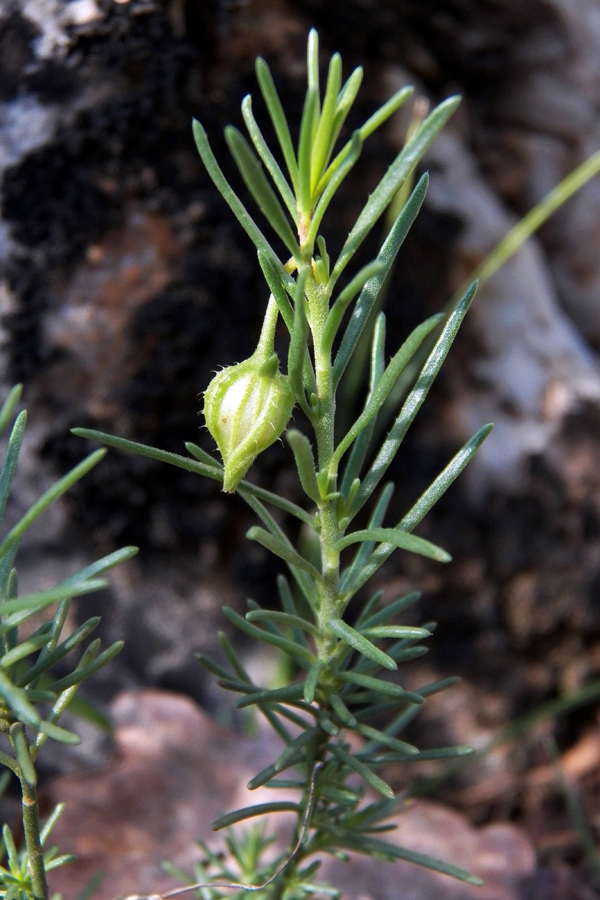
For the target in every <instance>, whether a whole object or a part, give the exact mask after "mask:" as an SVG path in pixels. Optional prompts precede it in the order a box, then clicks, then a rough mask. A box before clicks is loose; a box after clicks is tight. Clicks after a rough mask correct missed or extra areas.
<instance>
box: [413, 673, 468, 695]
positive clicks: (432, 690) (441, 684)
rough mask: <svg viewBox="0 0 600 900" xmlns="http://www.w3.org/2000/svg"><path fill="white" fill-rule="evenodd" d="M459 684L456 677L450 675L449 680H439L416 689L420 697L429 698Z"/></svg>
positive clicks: (458, 679)
mask: <svg viewBox="0 0 600 900" xmlns="http://www.w3.org/2000/svg"><path fill="white" fill-rule="evenodd" d="M459 682H460V678H459V676H458V675H451V676H450V677H449V678H440V679H439V680H438V681H432V682H431V683H430V684H424V685H423V687H420V688H417V691H418V692H419V694H420V695H421V697H431V695H432V694H439V693H440V692H441V691H445V690H447V689H448V688H450V687H454V685H455V684H458V683H459Z"/></svg>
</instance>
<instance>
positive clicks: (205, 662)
mask: <svg viewBox="0 0 600 900" xmlns="http://www.w3.org/2000/svg"><path fill="white" fill-rule="evenodd" d="M194 658H195V659H197V660H198V662H199V663H200V665H201V666H203V668H205V669H206V670H207V671H208V672H210V673H211V674H212V675H216V676H217V678H225V679H226V680H227V679H229V678H231V672H228V671H227V669H224V668H223V667H222V666H220V665H219V664H218V663H216V662H215V661H214V660H212V659H210V658H209V657H208V656H205V655H204V654H203V653H194Z"/></svg>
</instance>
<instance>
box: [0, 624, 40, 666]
mask: <svg viewBox="0 0 600 900" xmlns="http://www.w3.org/2000/svg"><path fill="white" fill-rule="evenodd" d="M47 640H48V635H47V633H46V634H39V635H37V637H31V638H29V640H27V641H23V642H22V643H21V644H19V645H18V646H16V647H14V648H13V649H12V650H9V651H8V652H7V653H5V654H4V656H3V657H2V659H0V666H1V667H2V668H3V669H8V668H10V666H12V665H14V663H16V662H19V660H21V659H25V657H26V656H29V655H30V654H31V653H35V651H36V650H39V649H40V647H43V646H44V644H45V643H46V641H47Z"/></svg>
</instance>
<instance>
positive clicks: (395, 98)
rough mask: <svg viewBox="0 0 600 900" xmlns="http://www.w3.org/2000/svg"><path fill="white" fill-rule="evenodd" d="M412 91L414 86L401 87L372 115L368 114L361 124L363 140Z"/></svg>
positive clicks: (400, 104)
mask: <svg viewBox="0 0 600 900" xmlns="http://www.w3.org/2000/svg"><path fill="white" fill-rule="evenodd" d="M413 93H414V88H413V87H410V86H406V87H401V88H400V89H399V90H397V91H396V93H395V94H392V96H391V97H390V99H389V100H386V102H385V103H384V104H383V106H380V107H379V109H378V110H376V111H375V112H374V113H373V115H372V116H370V117H369V118H368V119H367V121H366V122H365V124H364V125H362V126H361V129H360V135H361V137H362V139H363V141H366V139H367V138H368V137H369V136H370V135H372V134H373V132H374V131H376V130H377V129H378V128H381V126H382V125H383V123H384V122H387V120H388V119H389V118H390V116H393V115H394V113H395V112H396V111H397V110H398V109H400V107H401V106H402V105H403V104H404V103H406V101H407V100H408V99H409V97H412V95H413Z"/></svg>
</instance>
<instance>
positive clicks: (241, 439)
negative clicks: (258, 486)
mask: <svg viewBox="0 0 600 900" xmlns="http://www.w3.org/2000/svg"><path fill="white" fill-rule="evenodd" d="M293 408H294V396H293V394H292V391H291V388H290V386H289V383H288V380H287V378H286V377H285V375H282V374H281V373H280V372H279V361H278V359H277V356H276V355H275V354H273V355H272V356H270V357H269V358H268V359H267V360H266V362H265V361H263V360H262V359H257V358H256V357H255V356H251V357H250V359H247V360H245V362H242V363H238V364H237V365H235V366H229V367H228V368H226V369H223V371H222V372H219V373H218V374H217V375H216V376H215V378H213V380H212V381H211V383H210V384H209V386H208V388H207V390H206V393H205V394H204V418H205V420H206V426H207V428H208V430H209V431H210V433H211V435H212V436H213V438H214V439H215V441H216V442H217V446H218V448H219V452H220V454H221V456H222V457H223V464H224V466H225V472H224V479H223V490H224V491H227V492H231V491H234V490H235V489H236V487H237V486H238V484H239V482H240V481H241V479H242V478H243V477H244V475H245V474H246V472H247V471H248V469H249V468H250V466H251V465H252V463H253V462H254V460H255V459H256V457H257V456H258V455H259V453H262V451H263V450H266V449H267V447H270V446H271V444H272V443H274V442H275V441H276V440H277V438H278V437H280V436H281V435H282V434H283V432H284V430H285V428H286V425H287V424H288V422H289V420H290V417H291V415H292V410H293Z"/></svg>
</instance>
